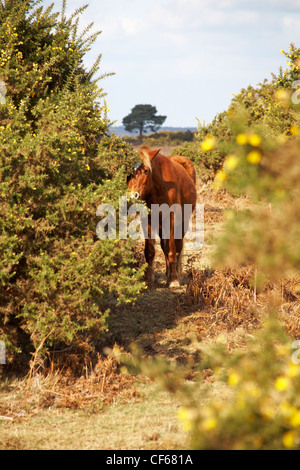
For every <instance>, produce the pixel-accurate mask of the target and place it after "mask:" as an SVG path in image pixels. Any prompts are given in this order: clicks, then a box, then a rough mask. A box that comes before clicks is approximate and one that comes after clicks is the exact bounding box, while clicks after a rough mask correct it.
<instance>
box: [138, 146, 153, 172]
mask: <svg viewBox="0 0 300 470" xmlns="http://www.w3.org/2000/svg"><path fill="white" fill-rule="evenodd" d="M150 152H151V149H150V148H149V147H146V146H144V147H142V148H141V149H140V157H141V160H142V162H143V164H144V167H145V168H148V170H150V171H152V165H151V159H150Z"/></svg>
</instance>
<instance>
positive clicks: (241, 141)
mask: <svg viewBox="0 0 300 470" xmlns="http://www.w3.org/2000/svg"><path fill="white" fill-rule="evenodd" d="M236 143H237V144H238V145H246V144H247V143H248V136H247V135H246V134H244V133H241V134H238V135H237V136H236Z"/></svg>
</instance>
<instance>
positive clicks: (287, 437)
mask: <svg viewBox="0 0 300 470" xmlns="http://www.w3.org/2000/svg"><path fill="white" fill-rule="evenodd" d="M294 442H295V435H294V433H293V431H287V432H286V433H284V435H283V438H282V443H283V445H284V447H285V448H286V449H290V448H291V447H293V445H294Z"/></svg>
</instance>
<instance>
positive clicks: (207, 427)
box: [202, 417, 218, 431]
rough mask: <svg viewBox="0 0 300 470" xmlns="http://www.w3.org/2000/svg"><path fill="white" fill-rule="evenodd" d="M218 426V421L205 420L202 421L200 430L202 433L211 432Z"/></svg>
mask: <svg viewBox="0 0 300 470" xmlns="http://www.w3.org/2000/svg"><path fill="white" fill-rule="evenodd" d="M217 424H218V421H217V419H216V418H213V417H212V418H206V419H205V420H204V421H202V428H203V429H204V431H211V430H212V429H214V428H215V427H216V426H217Z"/></svg>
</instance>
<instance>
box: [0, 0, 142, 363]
mask: <svg viewBox="0 0 300 470" xmlns="http://www.w3.org/2000/svg"><path fill="white" fill-rule="evenodd" d="M40 3H41V2H39V1H35V2H32V1H18V0H9V1H5V2H0V41H1V51H0V79H1V83H2V88H4V89H5V91H6V96H5V99H3V97H2V100H1V101H2V104H1V105H0V217H1V232H0V263H1V274H0V309H1V317H0V332H1V337H2V336H3V338H5V340H6V343H7V351H8V355H9V354H10V352H11V353H12V352H13V351H15V352H16V351H20V350H21V349H22V344H20V343H19V341H18V338H19V335H16V334H15V331H16V328H17V329H18V330H19V331H22V332H23V333H25V334H27V335H28V338H29V344H30V343H31V346H30V348H32V349H34V348H36V347H37V346H38V345H39V344H40V343H41V342H42V341H45V338H47V341H45V343H44V344H45V347H47V345H51V346H52V347H53V346H55V347H58V346H59V344H60V343H62V344H67V345H70V344H72V345H73V346H74V347H76V346H79V345H84V344H85V343H86V344H87V343H88V342H89V344H90V346H91V345H93V344H94V343H95V341H97V339H98V338H99V337H100V336H101V334H102V333H103V331H105V329H106V327H107V326H106V317H107V315H108V311H107V307H106V305H105V302H106V299H107V297H108V296H114V297H115V299H116V301H119V302H120V301H122V300H126V299H129V300H130V299H132V298H134V297H135V296H136V295H137V293H138V292H139V291H140V290H141V289H142V288H143V285H144V284H143V282H142V280H141V277H142V271H141V270H140V271H139V270H137V269H136V268H135V263H134V252H133V247H132V246H131V245H130V243H129V242H127V241H125V240H123V241H122V244H119V243H118V242H117V243H115V242H114V241H113V240H98V239H97V238H96V225H97V217H96V209H97V206H98V205H99V204H100V203H101V202H103V201H106V202H107V201H110V202H112V203H115V204H116V202H117V201H118V197H119V195H121V194H124V191H125V189H126V188H125V183H124V182H125V181H126V178H125V172H127V170H128V165H130V164H131V165H132V163H133V160H134V158H135V157H134V154H133V150H132V148H131V147H130V146H129V145H127V144H125V143H124V142H121V140H120V139H118V138H116V137H114V136H112V137H108V136H107V131H108V127H109V124H110V123H109V121H108V118H107V107H106V103H105V94H104V92H103V89H102V88H100V87H99V85H98V81H99V79H95V78H94V77H95V74H96V73H97V72H98V69H99V64H100V58H99V59H98V60H97V61H96V63H95V65H94V66H93V68H92V69H91V70H90V71H87V70H86V69H85V67H84V65H83V57H84V54H85V53H86V52H87V51H88V50H89V49H90V47H91V45H92V44H93V42H94V40H95V38H96V37H97V34H98V33H96V34H93V35H91V36H87V33H88V31H89V30H90V27H88V28H86V30H85V31H84V32H83V33H82V34H79V33H78V21H79V15H80V14H81V13H82V11H83V10H84V9H85V8H86V7H82V8H80V9H78V10H76V12H75V13H74V14H73V15H72V16H71V18H70V19H67V18H66V16H65V2H63V8H62V12H61V14H59V13H53V12H52V7H50V8H48V9H46V10H45V9H43V7H40V6H39V4H40ZM104 76H105V75H104ZM104 76H102V77H101V78H103V77H104ZM23 338H24V336H23Z"/></svg>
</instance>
